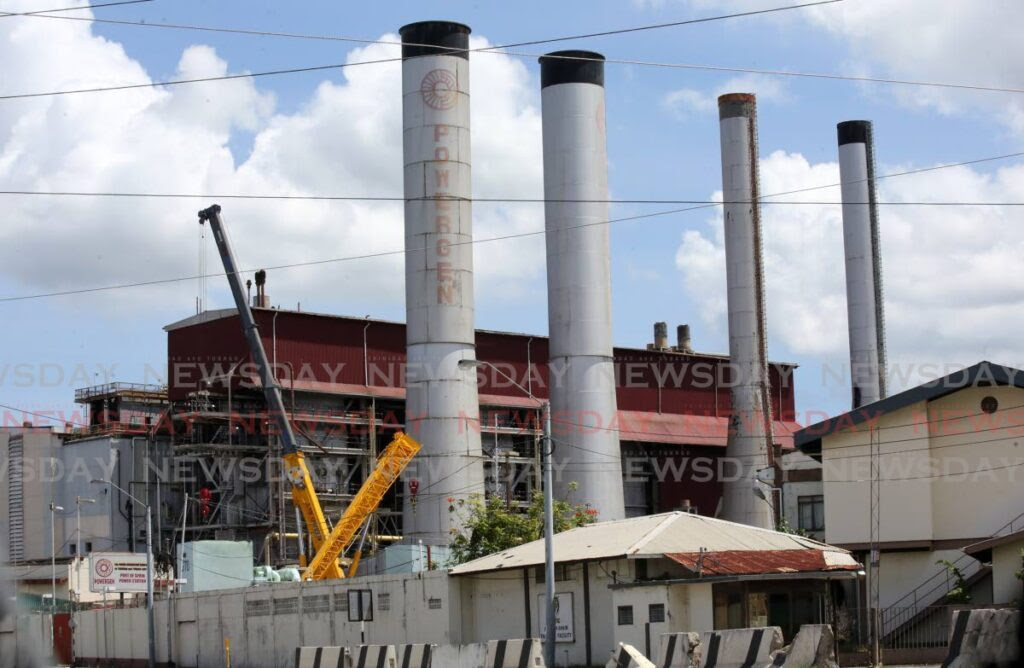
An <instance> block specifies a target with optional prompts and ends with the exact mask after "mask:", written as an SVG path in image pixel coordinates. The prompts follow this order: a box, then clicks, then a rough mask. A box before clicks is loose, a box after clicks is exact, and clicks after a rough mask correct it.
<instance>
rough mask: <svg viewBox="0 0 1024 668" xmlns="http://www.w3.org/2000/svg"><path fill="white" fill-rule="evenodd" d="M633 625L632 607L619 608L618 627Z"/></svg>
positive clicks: (623, 606) (621, 606)
mask: <svg viewBox="0 0 1024 668" xmlns="http://www.w3.org/2000/svg"><path fill="white" fill-rule="evenodd" d="M632 624H633V606H631V605H620V606H619V626H631V625H632Z"/></svg>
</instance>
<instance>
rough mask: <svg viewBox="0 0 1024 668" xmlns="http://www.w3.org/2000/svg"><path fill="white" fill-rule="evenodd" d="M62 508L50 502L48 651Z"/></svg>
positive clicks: (54, 600) (53, 609)
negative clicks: (58, 514)
mask: <svg viewBox="0 0 1024 668" xmlns="http://www.w3.org/2000/svg"><path fill="white" fill-rule="evenodd" d="M58 510H59V511H61V512H64V508H62V507H61V506H58V505H57V504H56V503H54V502H53V501H50V651H51V652H54V651H55V650H54V648H53V621H54V618H55V616H56V615H57V519H56V518H57V511H58Z"/></svg>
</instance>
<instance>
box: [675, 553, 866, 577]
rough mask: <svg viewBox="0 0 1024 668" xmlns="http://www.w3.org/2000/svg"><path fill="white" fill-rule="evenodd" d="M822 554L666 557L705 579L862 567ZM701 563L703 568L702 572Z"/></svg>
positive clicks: (844, 569)
mask: <svg viewBox="0 0 1024 668" xmlns="http://www.w3.org/2000/svg"><path fill="white" fill-rule="evenodd" d="M827 554H828V553H827V552H825V551H822V550H815V549H803V550H726V551H723V552H675V553H670V554H666V555H665V556H666V557H667V558H669V559H671V560H672V561H674V562H676V563H677V564H680V565H682V566H683V567H684V568H686V569H687V570H689V571H692V572H694V573H696V572H698V570H699V571H700V573H701V574H702V575H705V576H710V575H757V574H762V573H808V572H818V571H854V570H857V568H858V566H856V565H850V564H834V563H829V560H828V558H827V556H826V555H827ZM698 563H700V567H699V568H698Z"/></svg>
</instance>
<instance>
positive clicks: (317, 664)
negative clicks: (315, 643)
mask: <svg viewBox="0 0 1024 668" xmlns="http://www.w3.org/2000/svg"><path fill="white" fill-rule="evenodd" d="M345 654H346V652H345V648H344V647H296V648H295V668H345V664H344V659H345Z"/></svg>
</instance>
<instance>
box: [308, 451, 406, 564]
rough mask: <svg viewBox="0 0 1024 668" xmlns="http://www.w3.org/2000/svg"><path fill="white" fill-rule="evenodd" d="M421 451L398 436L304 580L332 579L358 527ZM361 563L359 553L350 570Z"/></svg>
mask: <svg viewBox="0 0 1024 668" xmlns="http://www.w3.org/2000/svg"><path fill="white" fill-rule="evenodd" d="M419 451H420V444H419V443H418V442H417V441H416V440H415V439H413V438H412V437H410V436H408V435H406V434H403V433H402V432H398V433H396V434H395V438H394V439H393V440H392V441H391V444H390V445H388V447H387V448H385V449H384V452H383V453H382V454H381V456H380V457H379V458H378V460H377V467H376V468H375V469H374V470H373V473H371V474H370V476H369V477H368V478H367V479H366V481H365V482H364V483H363V486H362V487H360V488H359V491H358V492H357V493H356V496H355V498H354V499H352V503H350V504H349V506H348V508H346V509H345V512H344V514H342V516H341V519H340V520H338V523H337V524H335V525H334V530H333V531H331V533H330V535H329V536H327V538H326V540H324V542H323V545H321V546H320V547H319V548H318V549H317V551H316V554H315V555H314V556H313V559H312V561H310V562H309V565H308V566H307V567H306V572H305V573H304V574H303V579H305V580H324V579H327V578H329V577H331V576H330V575H329V573H330V572H331V565H332V564H337V563H338V557H340V556H341V555H342V554H344V553H345V550H347V549H348V548H349V546H350V545H352V541H353V540H355V537H356V534H357V533H359V527H361V526H362V525H363V522H365V521H366V520H367V519H368V518H369V517H370V515H372V514H373V513H374V511H376V510H377V506H379V505H380V502H381V501H382V500H383V499H384V495H385V494H387V491H388V489H390V488H391V486H392V485H393V484H394V483H395V481H396V480H398V477H399V476H400V475H402V471H404V470H405V467H406V466H408V465H409V462H411V461H412V458H413V457H415V456H416V453H417V452H419ZM358 564H359V555H358V554H357V555H356V556H355V558H354V559H353V561H352V565H351V566H350V567H349V572H350V573H355V569H356V568H357V567H358Z"/></svg>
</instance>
